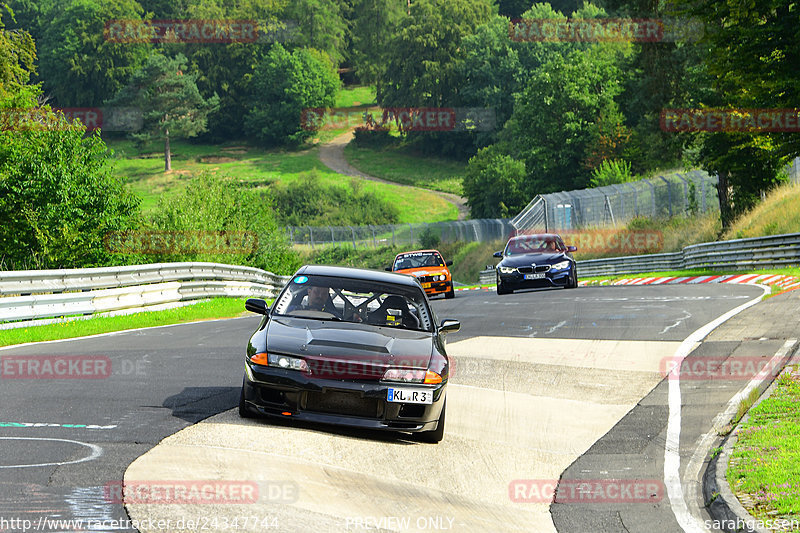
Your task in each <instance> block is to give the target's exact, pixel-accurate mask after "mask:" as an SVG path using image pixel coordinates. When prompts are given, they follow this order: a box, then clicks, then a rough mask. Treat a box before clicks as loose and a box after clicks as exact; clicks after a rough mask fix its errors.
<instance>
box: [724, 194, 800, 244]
mask: <svg viewBox="0 0 800 533" xmlns="http://www.w3.org/2000/svg"><path fill="white" fill-rule="evenodd" d="M798 232H800V184H796V183H788V184H786V185H782V186H780V187H777V188H775V189H774V190H773V191H772V192H770V193H769V194H768V195H767V197H766V198H765V199H764V200H763V201H762V202H761V203H759V204H758V205H757V206H756V207H755V208H754V209H753V210H752V211H750V212H748V213H745V214H744V215H743V216H741V217H739V218H738V219H737V220H736V221H735V222H734V223H733V225H732V226H731V228H730V229H729V230H728V231H727V232H726V233H725V235H724V237H723V238H724V239H725V240H728V239H743V238H747V237H761V236H765V235H780V234H783V233H798Z"/></svg>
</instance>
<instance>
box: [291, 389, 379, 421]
mask: <svg viewBox="0 0 800 533" xmlns="http://www.w3.org/2000/svg"><path fill="white" fill-rule="evenodd" d="M305 410H306V411H316V412H318V413H328V414H337V415H347V416H363V417H370V418H375V417H377V416H378V400H377V399H375V398H362V397H361V395H360V394H357V393H352V392H339V391H328V392H308V393H306V407H305Z"/></svg>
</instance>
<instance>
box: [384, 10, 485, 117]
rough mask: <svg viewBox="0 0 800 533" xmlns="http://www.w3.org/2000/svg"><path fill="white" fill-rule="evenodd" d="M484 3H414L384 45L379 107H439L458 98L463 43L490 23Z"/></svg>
mask: <svg viewBox="0 0 800 533" xmlns="http://www.w3.org/2000/svg"><path fill="white" fill-rule="evenodd" d="M491 14H492V4H491V2H489V1H488V0H418V1H415V2H413V3H412V4H411V6H410V14H408V15H406V16H404V17H403V18H402V19H401V20H400V22H399V30H398V31H397V33H396V34H395V35H394V36H393V37H392V38H391V41H390V43H389V55H388V61H387V68H386V72H385V74H384V76H383V77H382V79H381V81H380V83H379V84H378V103H379V104H380V105H381V106H383V107H411V106H416V107H444V106H446V105H449V104H450V103H451V102H452V101H453V99H454V98H453V97H454V96H455V95H457V94H458V77H457V75H456V72H457V69H458V62H459V61H460V60H461V56H460V46H461V41H462V39H463V38H464V37H465V36H467V35H470V34H472V33H473V32H474V31H475V28H477V27H478V26H479V25H480V24H483V23H485V22H487V21H488V20H489V18H490V17H491Z"/></svg>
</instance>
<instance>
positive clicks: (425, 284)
mask: <svg viewBox="0 0 800 533" xmlns="http://www.w3.org/2000/svg"><path fill="white" fill-rule="evenodd" d="M430 287H431V284H430V282H428V283H423V284H422V288H423V289H429V288H430Z"/></svg>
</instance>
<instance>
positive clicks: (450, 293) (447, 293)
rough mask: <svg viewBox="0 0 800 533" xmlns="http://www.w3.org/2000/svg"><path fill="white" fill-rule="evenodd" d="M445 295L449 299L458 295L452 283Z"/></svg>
mask: <svg viewBox="0 0 800 533" xmlns="http://www.w3.org/2000/svg"><path fill="white" fill-rule="evenodd" d="M444 297H445V298H447V299H448V300H449V299H451V298H455V297H456V290H455V289H454V288H453V286H452V285H450V290H449V291H447V292H446V293H444Z"/></svg>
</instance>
